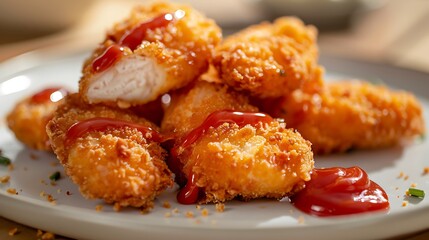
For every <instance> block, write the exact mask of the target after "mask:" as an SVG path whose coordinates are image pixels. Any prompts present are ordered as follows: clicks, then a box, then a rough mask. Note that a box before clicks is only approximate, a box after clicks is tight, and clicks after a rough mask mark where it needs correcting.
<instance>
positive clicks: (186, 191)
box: [169, 110, 273, 204]
mask: <svg viewBox="0 0 429 240" xmlns="http://www.w3.org/2000/svg"><path fill="white" fill-rule="evenodd" d="M271 121H273V119H272V118H271V117H270V116H268V115H266V114H263V113H248V112H234V111H230V110H223V111H216V112H213V113H212V114H210V115H209V116H208V117H207V118H206V120H205V121H204V122H203V123H202V124H201V125H200V126H198V127H197V128H195V129H194V130H192V131H191V132H189V133H188V135H186V137H185V138H184V139H183V140H182V142H181V143H179V144H177V145H176V146H175V147H174V148H173V149H171V158H170V159H169V167H170V168H171V169H172V170H173V172H174V173H175V174H176V176H179V178H180V177H182V178H183V176H182V175H183V174H182V173H181V170H182V168H183V166H182V164H181V163H180V161H179V159H178V155H179V153H178V149H179V148H180V149H182V150H183V149H184V148H187V147H189V146H190V145H191V144H192V143H194V142H196V141H197V140H198V139H199V138H200V137H201V136H203V135H204V134H205V133H206V132H207V131H208V130H209V128H210V127H214V128H216V127H218V126H220V125H222V124H223V123H235V124H237V125H238V126H240V127H243V126H245V125H247V124H250V125H252V126H255V125H257V124H258V123H260V122H262V123H269V122H271ZM189 179H191V180H190V181H189ZM195 181H196V180H195V176H194V175H193V174H192V175H191V176H190V177H188V181H187V182H186V185H185V187H183V188H182V189H180V191H179V193H178V194H177V201H178V202H179V203H181V204H193V203H196V202H197V200H198V196H199V195H200V194H199V192H200V188H199V187H197V185H196V183H195ZM179 184H180V181H179Z"/></svg>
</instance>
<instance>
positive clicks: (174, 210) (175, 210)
mask: <svg viewBox="0 0 429 240" xmlns="http://www.w3.org/2000/svg"><path fill="white" fill-rule="evenodd" d="M171 212H172V213H175V214H177V213H179V212H180V211H179V209H177V208H175V209H173V211H171Z"/></svg>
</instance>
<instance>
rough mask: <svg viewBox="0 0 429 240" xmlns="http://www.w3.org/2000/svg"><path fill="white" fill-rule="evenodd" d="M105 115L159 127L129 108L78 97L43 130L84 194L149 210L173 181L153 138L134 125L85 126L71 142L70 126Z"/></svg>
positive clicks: (68, 173)
mask: <svg viewBox="0 0 429 240" xmlns="http://www.w3.org/2000/svg"><path fill="white" fill-rule="evenodd" d="M95 117H103V118H110V119H116V120H121V121H126V122H130V123H134V124H139V125H142V126H146V127H150V128H152V129H157V127H156V126H155V125H154V124H152V123H150V122H148V121H147V120H145V119H143V118H140V117H137V116H136V115H134V114H133V113H132V112H130V111H125V110H120V109H113V108H109V107H106V106H103V105H87V104H85V103H84V102H83V101H82V100H81V99H80V98H79V95H72V96H69V97H67V99H66V101H65V104H64V105H62V106H61V107H60V108H59V109H58V110H57V112H56V113H55V116H54V117H53V119H52V120H51V121H50V122H49V123H48V125H47V132H48V135H49V138H50V140H51V143H52V147H53V150H54V152H55V154H56V155H57V157H58V159H59V160H60V162H61V163H62V165H63V166H64V168H65V171H66V174H67V175H68V176H70V178H71V179H72V180H73V182H74V183H76V184H77V185H78V186H79V189H80V191H81V193H82V195H83V196H85V197H86V198H101V199H103V200H105V201H106V202H108V203H115V204H119V205H120V206H133V207H143V208H151V207H152V205H153V201H154V199H155V197H157V196H158V195H159V194H160V193H161V192H162V191H164V190H165V189H166V188H167V187H171V186H172V184H173V180H172V173H171V172H170V170H168V168H167V165H166V163H165V162H164V158H165V157H166V152H165V150H164V149H163V148H162V147H161V146H160V143H159V142H156V141H152V140H151V138H150V137H151V136H150V135H148V134H145V133H142V132H141V131H139V130H137V129H136V128H133V127H128V126H126V127H119V128H118V127H107V128H106V129H104V130H88V131H87V132H86V133H84V134H83V135H82V136H80V137H78V138H77V139H75V140H74V141H72V142H70V139H67V132H68V130H69V128H70V127H71V126H72V125H73V124H76V123H78V122H80V121H83V120H88V119H93V118H95Z"/></svg>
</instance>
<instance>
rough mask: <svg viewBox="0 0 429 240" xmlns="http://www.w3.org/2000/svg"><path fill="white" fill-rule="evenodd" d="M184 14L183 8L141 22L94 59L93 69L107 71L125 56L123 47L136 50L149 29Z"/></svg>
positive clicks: (158, 26)
mask: <svg viewBox="0 0 429 240" xmlns="http://www.w3.org/2000/svg"><path fill="white" fill-rule="evenodd" d="M184 16H185V12H184V11H183V10H177V11H175V12H174V13H173V14H171V13H166V14H161V15H160V16H158V17H155V18H153V19H152V20H150V21H147V22H143V23H141V24H140V25H138V26H137V27H135V28H133V29H131V30H130V31H128V32H126V33H125V34H124V35H123V36H122V38H121V39H120V40H119V42H118V43H117V44H113V45H112V46H110V47H108V48H107V49H106V51H104V53H103V54H101V55H100V56H99V57H97V58H96V59H94V61H93V62H92V70H93V71H94V72H96V73H99V72H102V71H105V70H106V69H108V68H109V67H111V66H112V65H113V64H114V63H116V62H117V61H118V60H119V59H120V58H121V57H122V56H123V47H128V48H130V49H131V50H132V51H134V50H135V49H136V48H137V47H138V46H139V45H140V44H141V43H142V41H143V39H144V38H145V37H146V33H147V31H148V30H154V29H157V28H161V27H166V26H167V25H168V24H169V23H170V22H173V21H176V20H179V19H181V18H183V17H184Z"/></svg>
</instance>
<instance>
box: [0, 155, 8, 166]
mask: <svg viewBox="0 0 429 240" xmlns="http://www.w3.org/2000/svg"><path fill="white" fill-rule="evenodd" d="M10 164H11V161H10V159H9V158H7V157H5V156H2V155H0V165H4V166H9V165H10Z"/></svg>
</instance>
